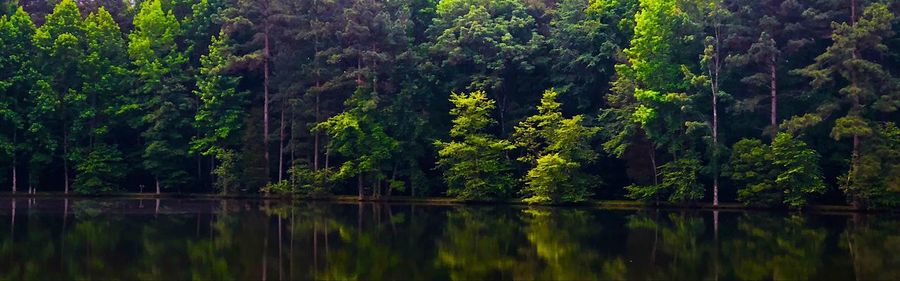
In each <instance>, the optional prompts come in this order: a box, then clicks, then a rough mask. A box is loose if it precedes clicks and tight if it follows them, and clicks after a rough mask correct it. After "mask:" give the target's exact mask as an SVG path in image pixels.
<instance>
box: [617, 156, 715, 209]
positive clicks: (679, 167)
mask: <svg viewBox="0 0 900 281" xmlns="http://www.w3.org/2000/svg"><path fill="white" fill-rule="evenodd" d="M701 168H702V163H701V162H700V159H699V158H698V157H697V155H695V154H688V155H687V156H685V157H682V158H679V159H676V160H673V161H670V162H668V163H666V164H663V165H662V166H660V167H659V174H660V176H661V177H662V182H660V183H658V184H652V185H630V186H626V187H625V190H627V191H628V197H629V198H632V199H638V200H642V201H651V200H658V199H666V200H668V201H670V202H693V201H698V200H700V199H702V198H703V193H704V188H703V184H701V183H700V182H699V180H698V178H697V175H698V174H699V173H700V169H701Z"/></svg>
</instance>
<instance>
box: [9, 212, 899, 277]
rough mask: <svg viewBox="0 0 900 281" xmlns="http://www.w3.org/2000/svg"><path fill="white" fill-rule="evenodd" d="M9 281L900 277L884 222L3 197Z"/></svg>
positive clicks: (895, 228)
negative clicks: (59, 280) (110, 280)
mask: <svg viewBox="0 0 900 281" xmlns="http://www.w3.org/2000/svg"><path fill="white" fill-rule="evenodd" d="M0 218H2V219H3V221H5V222H6V223H0V260H3V261H4V262H0V279H12V280H48V279H154V280H159V279H166V280H171V279H204V280H247V279H254V280H255V279H265V280H282V279H328V280H334V279H363V280H371V279H421V280H433V279H441V280H442V279H450V280H486V279H489V280H494V279H540V280H547V279H555V280H591V279H598V280H610V279H612V280H624V279H629V280H634V279H642V280H643V279H677V280H720V279H721V280H732V279H738V280H759V279H778V280H799V279H812V280H854V279H855V280H897V279H900V259H898V258H896V253H897V252H900V220H898V219H897V218H896V217H893V216H891V215H887V214H880V215H862V214H845V215H800V214H787V213H766V212H728V213H719V212H710V211H660V210H642V211H624V210H618V211H612V210H599V209H589V208H551V207H539V208H529V207H523V206H429V205H408V204H332V203H324V202H297V203H293V204H289V203H285V202H267V201H257V200H174V199H163V200H161V201H160V200H155V199H149V200H89V199H27V198H18V199H15V200H14V199H10V198H0Z"/></svg>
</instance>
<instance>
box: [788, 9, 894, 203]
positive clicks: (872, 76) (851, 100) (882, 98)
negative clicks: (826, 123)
mask: <svg viewBox="0 0 900 281" xmlns="http://www.w3.org/2000/svg"><path fill="white" fill-rule="evenodd" d="M851 4H853V5H855V4H856V1H853V2H851ZM856 8H857V7H855V6H852V5H851V9H852V11H853V12H852V13H851V17H850V22H849V23H846V22H844V23H833V24H832V28H833V29H834V32H833V33H832V35H831V39H832V41H833V42H832V44H831V45H830V46H828V48H827V50H826V51H825V52H824V53H822V54H821V55H819V56H818V57H816V60H815V63H813V64H811V65H809V66H807V67H805V68H803V69H800V70H799V71H797V73H799V74H802V75H804V76H806V77H809V78H812V81H811V82H810V85H812V87H813V88H814V89H816V90H820V89H823V88H825V87H840V90H838V95H836V96H834V97H831V98H829V99H827V100H826V101H825V102H824V103H825V104H824V105H822V106H820V107H819V108H820V110H819V111H818V112H815V113H811V114H809V115H808V116H807V117H806V118H808V119H811V120H813V121H819V120H822V119H824V118H823V117H827V116H829V115H831V114H832V113H836V112H837V111H839V110H840V111H844V112H846V114H845V115H844V116H842V117H839V118H837V119H836V120H835V125H834V127H833V128H832V130H831V137H832V138H834V139H835V140H842V139H845V138H851V139H852V141H853V148H852V155H851V158H850V169H849V171H848V172H847V174H846V175H844V176H842V177H841V178H840V186H841V189H842V190H843V191H844V192H845V193H846V194H847V199H848V201H850V202H852V203H853V204H854V205H857V206H862V205H866V204H869V203H872V202H873V201H877V200H878V199H877V198H872V197H869V195H871V194H874V193H870V192H868V191H867V190H868V189H871V188H880V187H877V186H867V185H863V184H861V182H860V181H859V180H860V178H861V176H860V175H859V173H860V171H861V169H862V168H861V166H862V162H861V159H862V158H863V156H864V155H861V153H862V152H863V151H864V150H865V149H864V147H865V146H867V145H868V144H864V141H866V143H868V142H870V141H869V140H871V139H873V138H874V137H876V134H875V131H876V130H877V125H876V124H877V119H876V118H877V115H878V113H880V112H881V113H890V112H896V111H897V107H898V104H900V102H898V101H900V84H898V83H897V78H896V77H894V75H893V74H892V73H890V72H889V71H887V70H886V69H885V67H884V65H882V64H881V63H879V61H880V59H879V58H880V57H881V55H882V54H884V53H885V52H887V46H886V45H885V43H884V41H885V38H889V37H890V36H893V33H894V32H893V31H892V30H891V27H892V26H891V22H892V21H893V20H894V14H893V13H892V12H891V11H890V10H889V9H888V7H887V6H886V5H884V4H872V5H870V6H868V7H866V8H865V11H864V12H863V15H862V16H861V17H859V18H857V15H856V14H855V11H856ZM845 105H849V107H845ZM801 118H802V117H801ZM870 159H871V158H870Z"/></svg>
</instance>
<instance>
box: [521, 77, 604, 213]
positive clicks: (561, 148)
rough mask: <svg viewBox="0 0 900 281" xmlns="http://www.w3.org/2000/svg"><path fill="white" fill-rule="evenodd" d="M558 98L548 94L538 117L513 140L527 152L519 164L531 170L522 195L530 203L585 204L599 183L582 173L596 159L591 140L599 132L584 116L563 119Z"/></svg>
mask: <svg viewBox="0 0 900 281" xmlns="http://www.w3.org/2000/svg"><path fill="white" fill-rule="evenodd" d="M558 95H559V94H558V93H557V92H556V91H555V90H553V89H550V90H547V91H545V92H544V96H543V98H541V104H540V105H539V106H538V107H537V109H538V114H537V115H532V116H529V117H528V118H527V119H525V120H524V121H522V122H521V123H519V125H517V126H516V128H515V129H516V130H515V133H513V136H512V138H513V140H514V141H515V145H516V146H517V147H518V148H520V149H522V150H523V152H524V153H523V156H522V157H519V161H522V162H524V163H526V164H527V165H528V166H530V167H531V169H530V170H529V171H528V173H527V175H526V176H525V179H524V182H525V188H524V189H523V191H522V193H523V194H524V195H525V196H526V198H525V199H524V201H525V202H528V203H564V202H579V201H584V200H587V198H588V196H590V195H591V192H590V188H591V187H592V186H593V185H594V184H596V183H597V181H596V180H595V179H594V178H593V177H592V176H590V175H588V174H587V173H584V172H583V171H581V170H580V168H581V167H583V166H584V165H585V164H587V163H590V162H592V161H593V160H594V159H595V158H596V153H595V152H594V151H593V149H592V148H591V146H590V140H591V138H592V137H593V136H594V135H595V134H596V133H597V129H596V128H590V127H587V126H585V125H584V124H583V123H584V120H583V116H581V115H578V116H574V117H572V118H564V117H563V115H562V112H561V110H560V106H561V104H560V103H559V102H557V97H558Z"/></svg>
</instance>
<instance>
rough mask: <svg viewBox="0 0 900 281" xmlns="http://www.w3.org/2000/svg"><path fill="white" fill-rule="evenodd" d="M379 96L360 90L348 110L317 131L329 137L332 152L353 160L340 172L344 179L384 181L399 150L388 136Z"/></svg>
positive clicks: (320, 124)
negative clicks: (387, 164) (367, 177)
mask: <svg viewBox="0 0 900 281" xmlns="http://www.w3.org/2000/svg"><path fill="white" fill-rule="evenodd" d="M376 94H377V93H375V92H373V91H372V90H370V89H368V88H364V87H360V88H358V89H357V90H356V92H355V93H354V94H353V97H351V98H350V99H348V100H347V102H346V105H347V107H348V109H347V110H346V111H344V112H342V113H341V114H338V115H335V116H334V117H331V118H329V119H328V120H326V121H324V122H322V123H319V124H318V125H316V127H315V128H314V130H321V131H324V132H325V133H326V134H328V136H329V143H328V146H329V148H330V149H331V150H333V151H335V152H337V153H340V154H341V155H343V156H344V157H347V158H348V159H349V160H348V161H346V162H344V163H343V164H342V165H341V168H340V170H339V171H338V172H337V176H338V177H340V178H350V177H353V176H357V175H360V174H363V173H372V174H373V176H374V177H375V179H376V180H378V181H381V180H383V179H384V174H383V172H382V168H383V165H384V164H385V162H387V160H389V159H390V157H391V154H392V152H393V151H394V149H396V148H397V141H396V140H395V139H394V138H392V137H390V136H388V135H387V134H386V133H385V128H384V126H383V125H382V124H381V122H380V121H381V119H380V118H379V116H378V111H377V110H378V98H379V97H378V96H377V95H376Z"/></svg>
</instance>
